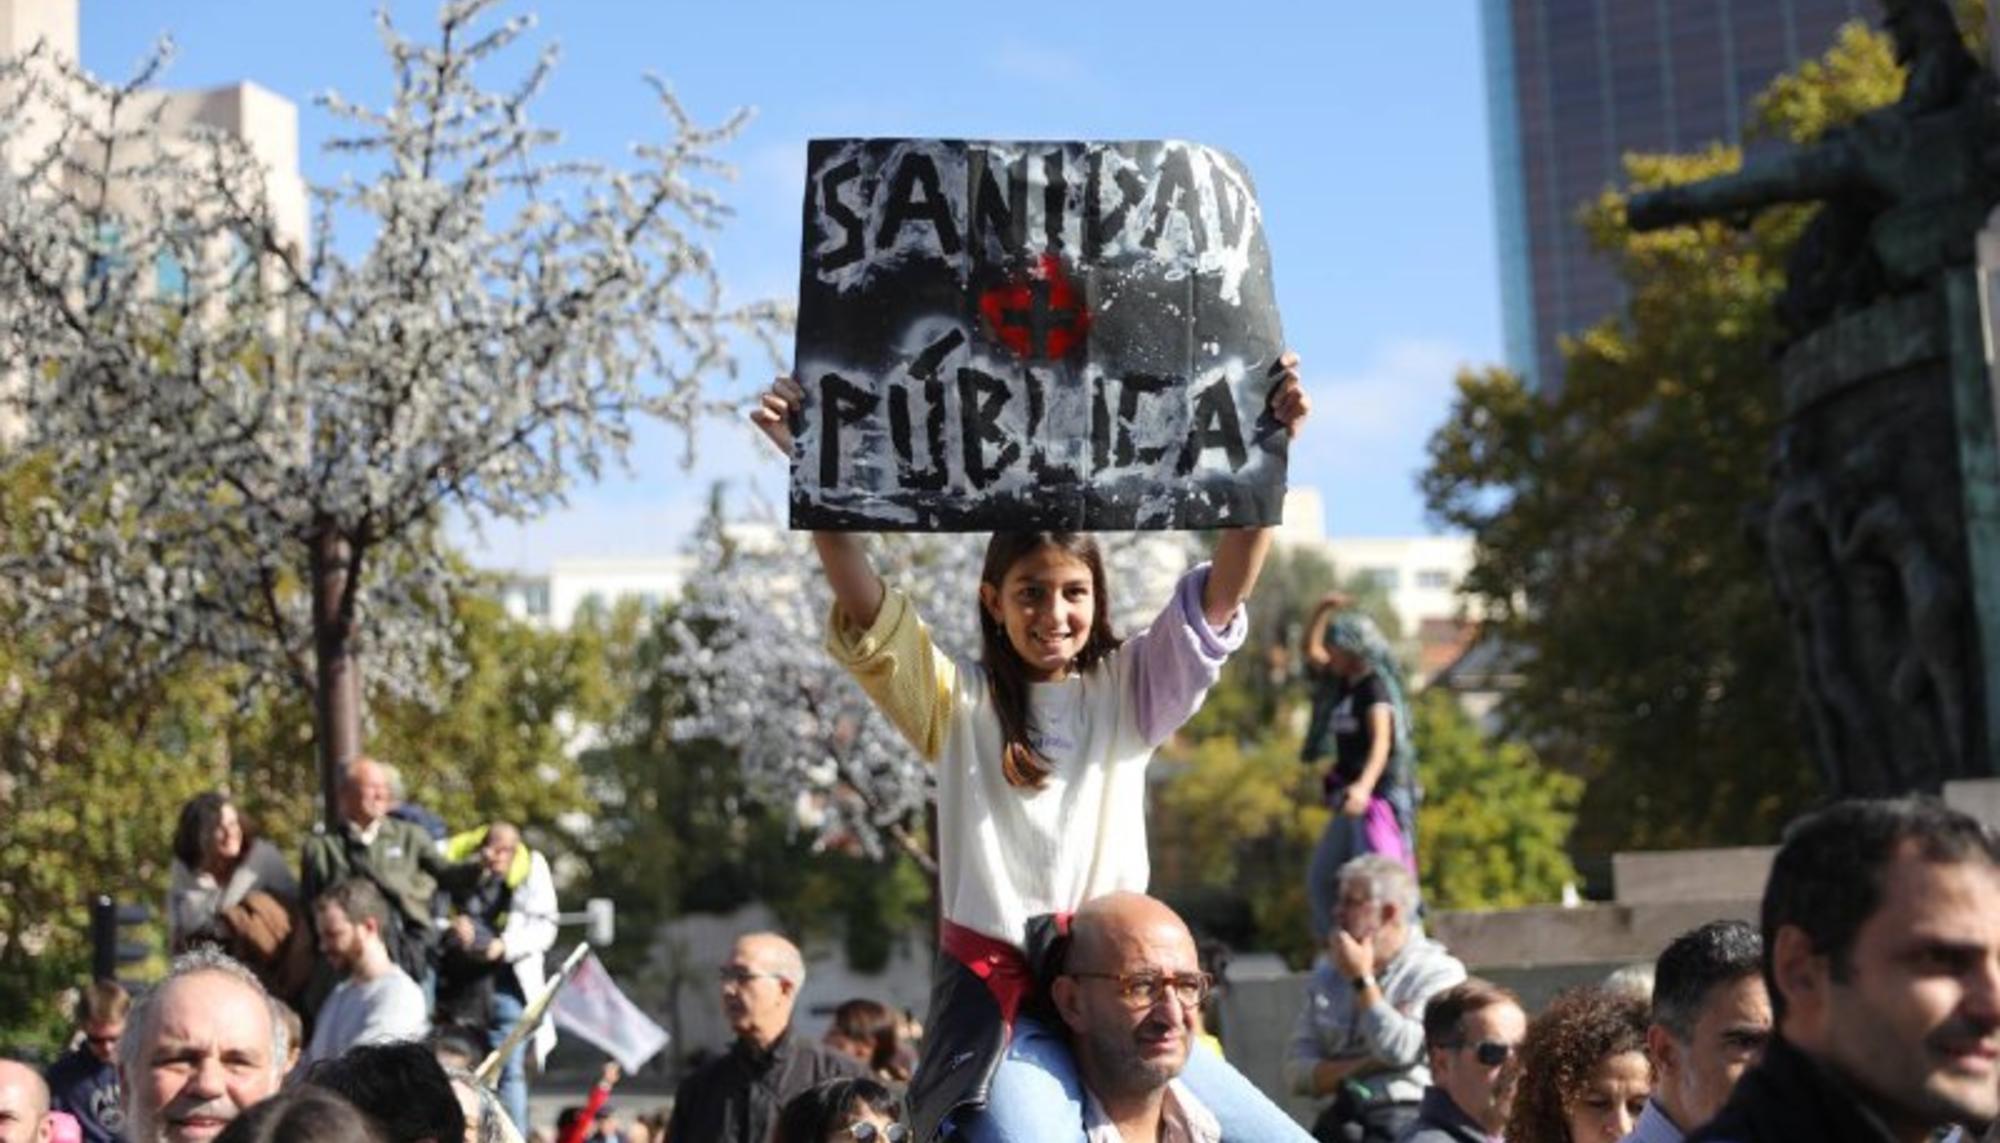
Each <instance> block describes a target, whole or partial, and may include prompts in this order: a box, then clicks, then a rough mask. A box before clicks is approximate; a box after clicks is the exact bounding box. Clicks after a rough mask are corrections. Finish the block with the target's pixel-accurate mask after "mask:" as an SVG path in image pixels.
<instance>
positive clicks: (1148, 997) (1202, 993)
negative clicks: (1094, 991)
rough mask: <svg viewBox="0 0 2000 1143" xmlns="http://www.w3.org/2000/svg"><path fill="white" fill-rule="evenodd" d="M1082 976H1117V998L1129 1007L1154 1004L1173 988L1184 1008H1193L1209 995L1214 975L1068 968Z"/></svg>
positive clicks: (1175, 997)
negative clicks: (1091, 970)
mask: <svg viewBox="0 0 2000 1143" xmlns="http://www.w3.org/2000/svg"><path fill="white" fill-rule="evenodd" d="M1063 975H1064V976H1074V977H1077V978H1079V979H1083V980H1115V981H1117V982H1118V998H1119V999H1120V1000H1123V1001H1124V1002H1125V1006H1126V1007H1127V1008H1151V1007H1152V1006H1153V1005H1155V1004H1158V1003H1159V1002H1160V998H1161V997H1163V996H1165V995H1166V994H1167V990H1168V989H1172V990H1173V994H1174V999H1176V1000H1178V1001H1180V1002H1181V1006H1182V1007H1184V1008H1193V1007H1195V1006H1196V1005H1199V1004H1200V1003H1201V1002H1202V1001H1204V1000H1207V999H1208V994H1209V991H1210V990H1211V989H1213V988H1214V987H1215V978H1214V977H1213V976H1210V975H1209V974H1208V973H1205V972H1183V973H1178V974H1176V975H1173V976H1168V975H1167V974H1166V973H1163V972H1067V973H1064V974H1063Z"/></svg>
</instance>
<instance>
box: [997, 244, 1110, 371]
mask: <svg viewBox="0 0 2000 1143" xmlns="http://www.w3.org/2000/svg"><path fill="white" fill-rule="evenodd" d="M979 312H980V314H981V316H983V317H985V319H986V324H987V326H988V328H990V329H992V331H993V336H995V337H997V338H999V339H1000V344H1002V345H1005V346H1006V347H1007V348H1009V349H1011V350H1013V351H1014V352H1015V353H1018V354H1020V355H1021V356H1022V357H1034V358H1045V359H1050V360H1054V359H1058V358H1062V357H1067V356H1069V353H1070V351H1071V350H1073V349H1075V348H1076V347H1077V346H1078V345H1080V344H1082V342H1083V338H1084V334H1085V333H1087V332H1088V331H1089V329H1090V311H1089V310H1088V309H1086V308H1084V305H1083V301H1082V299H1081V298H1079V297H1078V295H1077V289H1076V287H1075V286H1073V285H1071V284H1070V280H1069V278H1068V277H1067V276H1066V275H1065V274H1064V273H1063V269H1062V259H1060V258H1058V257H1056V256H1055V255H1054V254H1044V255H1042V256H1041V258H1039V259H1037V260H1036V262H1035V264H1034V265H1033V266H1031V267H1029V268H1028V271H1027V273H1026V274H1025V275H1024V276H1021V277H1017V278H1015V279H1014V280H1013V281H1010V282H1008V283H1006V284H1005V285H1001V286H995V287H993V288H992V289H990V290H988V291H986V292H985V293H984V294H981V295H980V297H979Z"/></svg>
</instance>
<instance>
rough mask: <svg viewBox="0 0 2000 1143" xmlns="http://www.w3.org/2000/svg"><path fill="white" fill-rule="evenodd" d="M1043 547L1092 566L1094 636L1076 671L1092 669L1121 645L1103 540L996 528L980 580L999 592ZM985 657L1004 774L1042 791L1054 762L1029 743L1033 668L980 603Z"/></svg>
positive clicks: (1078, 534) (982, 658) (1016, 782)
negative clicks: (1009, 574)
mask: <svg viewBox="0 0 2000 1143" xmlns="http://www.w3.org/2000/svg"><path fill="white" fill-rule="evenodd" d="M1043 548H1054V549H1056V550H1057V551H1059V552H1062V553H1063V554H1065V555H1068V556H1073V557H1075V558H1076V559H1078V560H1081V561H1083V566H1085V567H1087V568H1089V569H1090V591H1091V600H1092V615H1091V618H1090V637H1089V638H1087V639H1085V640H1084V645H1083V650H1082V652H1080V653H1079V654H1078V655H1077V657H1076V669H1077V670H1078V671H1079V672H1083V673H1088V672H1089V671H1090V670H1091V669H1092V668H1094V667H1096V666H1097V664H1098V663H1100V662H1102V661H1103V660H1104V657H1105V656H1106V655H1109V654H1110V653H1111V652H1113V651H1115V650H1117V649H1118V642H1119V640H1118V636H1117V635H1116V634H1115V633H1113V632H1112V630H1111V593H1110V591H1109V589H1108V588H1107V587H1106V585H1105V582H1104V554H1103V553H1102V552H1101V551H1099V550H1098V547H1097V541H1096V540H1095V539H1092V538H1091V537H1090V536H1089V535H1088V534H1086V533H1083V532H995V533H993V538H992V539H991V540H989V541H987V543H986V562H985V563H984V564H983V565H982V566H981V567H980V569H979V582H981V583H983V584H989V585H991V586H992V588H993V590H994V591H995V592H998V591H999V590H1000V587H1001V583H1002V582H1003V581H1005V580H1006V578H1007V572H1008V570H1009V569H1011V568H1012V567H1013V566H1014V565H1015V564H1016V563H1019V562H1020V561H1021V560H1022V559H1024V558H1025V557H1027V556H1030V555H1033V554H1034V553H1035V552H1038V551H1040V550H1041V549H1043ZM979 657H980V661H981V662H983V663H985V665H986V678H987V685H988V686H990V687H991V688H992V691H993V711H994V713H995V714H996V715H998V716H999V719H1000V772H1001V774H1003V775H1004V776H1005V777H1006V779H1007V784H1008V785H1010V786H1015V787H1020V788H1025V789H1031V790H1039V789H1041V788H1042V787H1043V786H1044V785H1046V784H1048V780H1049V764H1048V762H1047V761H1046V760H1044V759H1043V758H1042V757H1041V755H1039V754H1037V753H1035V748H1034V747H1033V746H1031V745H1029V744H1028V681H1029V680H1028V668H1027V664H1026V663H1023V662H1022V661H1021V655H1020V652H1018V651H1016V650H1014V644H1013V642H1012V641H1010V640H1009V639H1008V638H1007V629H1006V628H1005V627H1003V626H1001V624H1000V622H999V620H996V619H994V618H993V616H992V615H991V614H989V613H988V612H987V610H986V604H985V601H984V600H981V601H980V602H979Z"/></svg>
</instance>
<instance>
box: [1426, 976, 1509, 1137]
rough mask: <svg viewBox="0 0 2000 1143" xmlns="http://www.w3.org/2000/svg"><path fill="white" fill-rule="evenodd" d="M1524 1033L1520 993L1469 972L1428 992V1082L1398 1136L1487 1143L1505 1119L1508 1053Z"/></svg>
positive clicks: (1507, 1101)
mask: <svg viewBox="0 0 2000 1143" xmlns="http://www.w3.org/2000/svg"><path fill="white" fill-rule="evenodd" d="M1527 1034H1528V1014H1527V1013H1526V1012H1524V1011H1522V1009H1521V1001H1520V998H1519V997H1517V996H1515V995H1514V994H1513V993H1512V992H1510V991H1508V990H1507V989H1505V988H1502V987H1500V986H1499V985H1497V984H1491V983H1488V982H1487V981H1484V980H1480V979H1478V978H1476V977H1474V978H1470V979H1468V980H1466V981H1465V982H1463V983H1461V984H1454V985H1452V986H1451V987H1450V988H1447V989H1445V990H1444V991H1443V992H1440V993H1438V994H1437V995H1436V996H1433V997H1431V1002H1430V1004H1429V1006H1427V1007H1426V1008H1425V1009H1424V1045H1425V1049H1426V1052H1427V1055H1428V1057H1429V1060H1430V1065H1431V1086H1429V1087H1427V1088H1425V1089H1424V1098H1423V1102H1422V1103H1420V1104H1419V1105H1418V1106H1417V1121H1416V1124H1415V1126H1413V1127H1412V1128H1411V1129H1410V1130H1409V1132H1408V1133H1407V1134H1405V1135H1404V1136H1403V1137H1402V1139H1401V1141H1400V1143H1493V1141H1494V1140H1497V1139H1499V1138H1500V1129H1501V1128H1502V1127H1505V1126H1506V1125H1507V1109H1508V1107H1509V1106H1510V1105H1512V1103H1513V1102H1514V1085H1515V1082H1516V1081H1517V1080H1518V1079H1519V1078H1520V1071H1521V1069H1520V1066H1519V1065H1518V1064H1517V1063H1515V1053H1516V1050H1517V1049H1518V1048H1519V1047H1520V1044H1521V1037H1523V1036H1525V1035H1527Z"/></svg>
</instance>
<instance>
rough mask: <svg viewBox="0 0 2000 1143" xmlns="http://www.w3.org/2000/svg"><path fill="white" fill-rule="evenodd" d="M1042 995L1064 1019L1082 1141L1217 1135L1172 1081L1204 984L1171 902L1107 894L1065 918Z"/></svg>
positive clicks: (1191, 1034)
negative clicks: (1059, 957) (1065, 937)
mask: <svg viewBox="0 0 2000 1143" xmlns="http://www.w3.org/2000/svg"><path fill="white" fill-rule="evenodd" d="M1070 931H1071V943H1070V948H1069V953H1068V955H1067V956H1066V957H1065V959H1064V961H1063V969H1062V972H1061V974H1060V975H1058V976H1057V977H1056V979H1055V981H1054V982H1053V983H1052V984H1051V985H1050V988H1049V998H1050V1000H1051V1001H1052V1002H1053V1003H1054V1004H1055V1007H1056V1011H1057V1012H1058V1013H1060V1014H1061V1015H1062V1019H1063V1023H1065V1024H1066V1025H1068V1026H1069V1030H1070V1034H1071V1042H1072V1046H1073V1047H1074V1049H1075V1052H1076V1065H1077V1072H1078V1074H1079V1075H1080V1076H1081V1077H1082V1079H1083V1087H1084V1130H1085V1133H1086V1136H1087V1138H1088V1139H1089V1140H1090V1143H1137V1141H1140V1140H1143V1141H1145V1143H1155V1141H1162V1143H1164V1141H1174V1143H1215V1141H1218V1140H1220V1139H1221V1138H1222V1129H1221V1128H1220V1126H1218V1125H1217V1123H1216V1121H1215V1117H1214V1116H1213V1115H1211V1114H1210V1113H1209V1111H1208V1109H1207V1108H1205V1107H1203V1106H1202V1105H1201V1104H1200V1103H1199V1102H1197V1101H1196V1100H1195V1098H1194V1096H1193V1095H1192V1094H1190V1093H1189V1092H1188V1090H1187V1089H1186V1087H1185V1086H1183V1085H1182V1084H1181V1083H1179V1082H1178V1079H1177V1077H1178V1076H1179V1075H1180V1074H1181V1069H1182V1068H1184V1067H1186V1066H1187V1059H1188V1051H1189V1050H1190V1048H1192V1047H1193V1045H1194V1042H1195V1035H1196V1031H1195V1017H1196V1013H1197V1012H1198V1011H1199V1009H1200V1008H1201V1002H1202V1001H1203V1000H1204V999H1205V998H1206V997H1207V996H1208V991H1209V988H1210V986H1211V984H1212V982H1211V980H1210V979H1209V977H1208V974H1206V973H1204V972H1202V970H1201V958H1200V956H1199V955H1198V954H1197V953H1196V951H1195V944H1194V937H1193V936H1192V935H1190V934H1189V932H1188V928H1187V925H1186V924H1184V923H1183V922H1182V921H1181V919H1180V917H1179V916H1177V915H1175V913H1174V911H1173V910H1172V909H1169V908H1167V907H1166V906H1165V905H1163V904H1161V903H1160V902H1158V901H1156V900H1154V899H1153V898H1151V897H1147V896H1145V895H1143V894H1139V893H1110V894H1107V895H1105V896H1102V897H1098V898H1096V899H1094V900H1092V901H1088V902H1086V903H1085V904H1084V906H1083V908H1081V909H1079V910H1077V913H1076V916H1075V917H1074V918H1073V919H1072V921H1071V930H1070Z"/></svg>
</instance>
